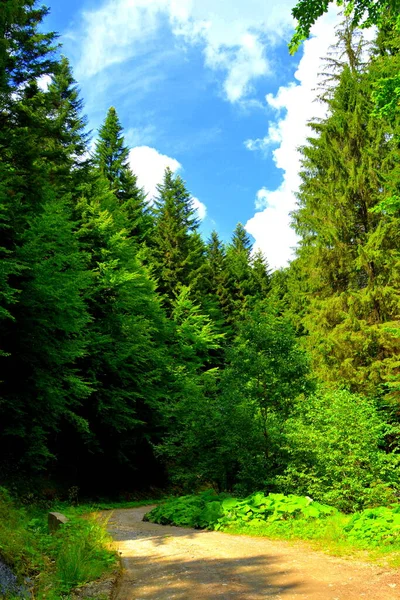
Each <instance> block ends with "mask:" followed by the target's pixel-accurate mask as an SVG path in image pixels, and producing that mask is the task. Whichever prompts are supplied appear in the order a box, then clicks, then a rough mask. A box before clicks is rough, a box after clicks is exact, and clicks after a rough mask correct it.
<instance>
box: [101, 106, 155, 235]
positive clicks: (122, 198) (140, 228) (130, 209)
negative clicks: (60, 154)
mask: <svg viewBox="0 0 400 600" xmlns="http://www.w3.org/2000/svg"><path fill="white" fill-rule="evenodd" d="M94 162H95V164H96V165H97V167H98V168H99V170H100V172H101V173H102V175H103V176H104V177H106V178H107V180H108V181H109V184H110V188H111V189H112V190H113V192H114V193H115V194H116V196H117V198H118V201H119V203H120V205H121V208H122V212H123V213H124V215H125V217H126V219H127V228H128V234H129V236H130V237H132V238H133V239H134V240H135V241H136V242H137V243H138V244H139V245H140V244H143V243H147V244H151V237H152V236H151V232H152V230H153V219H152V217H151V214H150V211H149V208H148V205H147V201H146V196H145V193H144V191H143V189H140V188H139V187H138V184H137V177H136V175H134V174H133V173H132V171H131V168H130V165H129V149H128V148H127V147H126V146H125V142H124V137H123V129H122V126H121V124H120V122H119V119H118V115H117V111H116V110H115V108H114V107H111V108H110V109H109V111H108V113H107V116H106V119H105V121H104V124H103V125H102V127H101V128H100V131H99V139H98V141H97V144H96V150H95V154H94Z"/></svg>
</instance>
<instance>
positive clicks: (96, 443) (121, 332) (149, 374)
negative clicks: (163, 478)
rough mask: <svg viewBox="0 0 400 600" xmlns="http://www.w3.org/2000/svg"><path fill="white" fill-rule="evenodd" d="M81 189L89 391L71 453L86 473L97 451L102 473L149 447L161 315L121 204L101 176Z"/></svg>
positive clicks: (158, 389)
mask: <svg viewBox="0 0 400 600" xmlns="http://www.w3.org/2000/svg"><path fill="white" fill-rule="evenodd" d="M84 191H85V194H84V195H83V196H82V198H81V200H80V202H79V205H78V206H77V212H78V213H79V214H80V228H79V232H78V235H79V239H80V242H81V244H82V245H83V248H84V249H85V250H86V252H87V253H88V255H89V269H90V275H91V280H92V283H91V286H90V289H89V290H88V294H87V303H88V309H89V314H90V319H91V322H90V324H89V326H88V327H87V328H86V335H87V347H88V349H87V354H86V356H85V357H84V359H83V360H82V361H80V368H81V370H82V372H84V373H85V374H86V377H87V381H88V384H89V385H90V387H91V389H92V390H93V393H92V394H91V396H90V398H89V399H88V400H87V401H86V402H85V405H84V406H83V407H82V412H81V413H80V416H81V418H82V419H84V420H85V421H87V423H88V432H87V435H86V437H82V436H79V438H78V439H77V440H76V447H77V456H78V455H79V453H82V454H83V455H84V456H85V459H82V460H81V461H80V464H79V465H78V469H79V472H80V473H81V475H82V476H83V475H85V476H90V475H89V474H90V472H91V471H92V470H93V469H94V468H95V467H96V465H98V461H99V460H100V457H101V463H102V468H103V469H104V476H105V477H110V476H111V475H112V473H113V472H114V473H117V472H118V469H121V468H122V465H125V467H124V468H125V469H130V470H135V469H137V468H139V467H138V462H140V455H141V453H142V454H146V456H147V454H149V453H150V446H149V431H150V430H151V428H152V427H153V425H154V423H153V421H152V419H153V414H152V411H151V410H150V407H151V406H152V404H153V403H155V402H156V399H157V398H158V397H159V396H160V395H161V396H162V395H163V393H164V392H163V383H162V375H163V372H164V371H165V369H166V367H165V360H166V359H165V357H164V350H163V345H164V342H165V336H166V331H165V318H164V315H163V312H162V310H161V307H160V303H159V300H158V298H157V295H156V293H155V289H154V288H155V284H154V283H153V281H152V279H151V278H150V275H149V273H148V272H147V270H146V268H145V267H143V266H142V264H141V263H140V261H139V260H138V258H137V247H136V245H135V244H134V242H133V241H132V239H131V238H130V237H129V236H128V235H127V232H126V228H123V227H121V222H123V219H122V217H121V213H120V211H121V206H120V204H119V202H118V199H117V197H116V195H115V193H114V192H113V191H112V190H110V188H109V184H108V181H107V180H106V179H104V178H103V177H102V176H96V174H94V176H93V178H92V180H91V181H89V182H88V183H87V185H86V188H85V190H84ZM85 445H86V446H87V445H88V446H89V447H90V449H91V452H92V455H91V456H88V455H87V452H84V447H85ZM144 447H145V448H146V450H144ZM77 456H76V457H75V459H74V460H75V461H77Z"/></svg>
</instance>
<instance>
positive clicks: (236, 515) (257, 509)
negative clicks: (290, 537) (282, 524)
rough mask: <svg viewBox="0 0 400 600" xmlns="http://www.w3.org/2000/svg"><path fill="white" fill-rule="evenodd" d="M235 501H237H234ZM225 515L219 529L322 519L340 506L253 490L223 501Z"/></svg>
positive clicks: (218, 525)
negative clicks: (249, 493)
mask: <svg viewBox="0 0 400 600" xmlns="http://www.w3.org/2000/svg"><path fill="white" fill-rule="evenodd" d="M233 501H234V504H233ZM223 510H224V515H223V517H222V518H221V519H219V520H218V523H217V525H216V526H215V529H226V528H228V527H229V526H230V525H232V524H238V523H240V522H244V523H251V524H252V525H253V526H256V527H257V526H258V525H260V524H262V523H264V522H265V521H268V522H274V521H286V520H288V519H320V518H324V517H327V516H328V515H332V514H334V513H335V512H337V511H336V509H334V508H332V507H331V506H325V505H323V504H320V503H319V502H314V501H313V500H311V498H308V497H301V496H293V495H289V496H284V495H283V494H269V495H268V496H265V495H264V494H263V493H262V492H257V493H255V494H252V495H251V496H249V497H248V498H245V499H244V500H235V499H234V498H232V499H231V502H228V501H225V506H224V505H223Z"/></svg>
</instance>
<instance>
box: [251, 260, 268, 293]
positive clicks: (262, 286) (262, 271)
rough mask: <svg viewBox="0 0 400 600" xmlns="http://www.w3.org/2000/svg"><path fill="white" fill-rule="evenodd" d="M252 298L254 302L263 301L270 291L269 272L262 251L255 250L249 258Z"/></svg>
mask: <svg viewBox="0 0 400 600" xmlns="http://www.w3.org/2000/svg"><path fill="white" fill-rule="evenodd" d="M251 267H252V278H253V296H254V298H255V299H256V300H264V299H265V298H266V297H267V295H268V293H269V292H270V290H271V271H270V268H269V265H268V261H267V259H266V257H265V256H264V254H263V252H262V250H257V251H256V252H255V253H254V255H253V256H252V257H251Z"/></svg>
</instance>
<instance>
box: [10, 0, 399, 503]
mask: <svg viewBox="0 0 400 600" xmlns="http://www.w3.org/2000/svg"><path fill="white" fill-rule="evenodd" d="M46 14H47V9H46V8H42V7H40V6H38V5H37V4H36V2H35V1H34V0H25V1H22V0H6V1H5V2H3V3H2V7H1V11H0V31H1V36H0V39H1V44H0V170H1V174H0V230H1V235H0V414H1V421H0V481H1V484H3V485H6V486H7V487H8V488H9V489H11V490H14V489H15V490H18V489H21V486H22V487H23V488H24V493H26V494H28V495H29V494H30V495H31V496H32V498H33V497H35V494H43V493H45V494H46V493H47V494H48V495H50V496H51V495H57V494H61V495H62V493H65V490H68V489H71V488H75V487H76V488H78V489H79V491H80V494H82V495H84V496H86V497H118V496H119V495H121V494H122V495H123V494H128V495H129V493H133V492H137V491H143V490H150V489H164V490H165V489H168V490H172V491H173V492H175V493H180V492H182V493H185V492H195V491H201V490H204V489H207V488H212V489H214V490H216V491H217V492H230V493H234V494H235V495H236V496H238V497H244V496H246V495H248V494H251V493H253V492H255V491H260V490H262V491H263V492H265V493H283V494H298V495H308V496H311V497H312V498H314V499H315V500H317V501H319V502H323V503H327V504H329V505H330V506H333V507H336V508H337V509H339V510H341V511H344V512H352V511H355V510H359V509H362V508H366V507H374V506H378V505H385V506H388V505H390V504H391V503H393V502H396V501H398V498H399V493H400V470H399V468H398V467H399V462H400V453H399V450H400V423H399V414H400V408H399V407H400V320H399V319H400V252H399V250H400V202H399V195H400V146H399V144H400V114H399V111H398V110H395V109H394V110H379V109H377V105H376V101H377V99H378V100H379V99H380V96H379V90H381V88H382V82H386V83H387V82H388V81H391V80H392V79H393V74H395V73H398V72H399V71H400V28H399V22H398V19H397V15H396V13H395V14H394V16H393V14H392V13H390V11H388V12H387V13H386V14H385V18H384V19H383V20H382V21H381V23H380V27H379V29H378V31H377V35H376V38H375V41H374V42H373V43H372V44H366V42H365V41H364V40H363V37H362V35H361V33H360V30H359V29H357V28H355V27H354V26H353V24H352V23H351V22H350V21H349V20H348V19H347V20H346V19H345V20H344V22H343V24H342V25H341V27H340V28H339V29H338V32H337V45H336V47H335V48H333V49H332V52H331V54H330V56H328V57H327V60H326V72H325V74H324V75H323V76H321V85H320V89H319V90H316V96H318V97H319V101H320V102H323V103H325V105H326V106H327V111H328V112H327V117H326V118H325V119H322V120H318V121H315V122H312V123H310V128H309V138H308V140H307V143H306V144H305V145H304V147H302V148H301V149H300V152H301V156H302V171H301V180H302V183H301V187H300V190H299V192H298V205H297V208H296V210H295V211H294V212H293V214H292V224H293V227H294V229H295V231H296V232H297V234H298V236H299V238H300V242H299V245H298V248H297V250H296V257H295V259H294V260H293V261H292V262H291V263H290V265H289V266H288V267H287V268H284V269H280V270H276V271H272V270H271V269H270V268H269V265H268V257H266V256H263V254H262V253H261V252H259V251H258V252H255V251H253V248H252V243H251V240H250V238H249V236H248V234H247V232H246V230H245V228H244V226H243V225H242V224H240V223H238V225H237V227H236V229H235V231H234V232H233V233H232V237H231V240H230V241H229V243H227V244H226V243H223V242H222V241H221V239H220V238H219V235H218V233H217V232H213V233H212V235H211V237H210V238H209V239H208V240H205V239H203V237H202V236H201V234H200V231H199V220H198V219H197V217H196V211H195V208H194V206H193V203H192V196H191V193H190V184H186V182H185V181H183V180H182V178H181V177H180V176H179V175H174V174H173V173H172V172H171V171H169V170H168V169H167V171H166V172H165V175H164V179H163V181H162V182H161V183H160V185H159V187H158V194H157V198H156V200H155V201H154V202H151V203H150V202H148V200H147V199H146V195H145V193H144V192H143V190H142V189H140V187H139V186H138V183H137V177H136V175H135V173H134V172H132V171H131V169H130V166H129V164H128V154H129V148H128V146H127V145H126V143H125V141H124V130H123V125H122V124H121V122H120V120H119V117H118V114H117V112H116V110H115V108H113V107H111V108H110V109H109V111H108V113H107V114H106V115H104V122H103V125H102V127H101V128H100V130H99V131H98V132H95V133H92V136H95V138H96V143H95V149H94V151H93V152H90V151H89V142H90V134H89V133H88V129H87V122H86V119H85V116H84V114H83V108H82V102H83V101H82V99H81V98H80V94H79V88H78V84H77V83H76V81H75V80H74V77H73V73H72V70H71V67H70V65H69V62H68V60H67V58H65V57H63V56H61V54H60V47H59V44H58V42H57V36H56V34H55V33H52V32H43V20H44V18H45V16H46ZM44 76H50V77H51V82H50V84H49V85H48V87H47V88H45V89H44V88H43V86H42V85H41V80H42V79H43V77H44ZM386 97H387V96H386ZM385 106H386V108H387V105H384V108H385ZM392 108H393V106H392ZM99 474H101V476H99ZM60 490H61V491H60ZM62 490H64V492H63V491H62Z"/></svg>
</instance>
